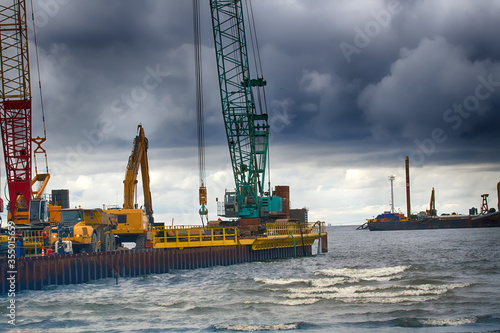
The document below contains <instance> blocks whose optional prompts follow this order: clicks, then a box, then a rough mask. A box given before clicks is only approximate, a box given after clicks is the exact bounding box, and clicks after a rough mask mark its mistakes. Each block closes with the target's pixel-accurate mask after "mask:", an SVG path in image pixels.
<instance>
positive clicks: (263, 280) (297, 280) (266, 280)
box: [254, 278, 311, 285]
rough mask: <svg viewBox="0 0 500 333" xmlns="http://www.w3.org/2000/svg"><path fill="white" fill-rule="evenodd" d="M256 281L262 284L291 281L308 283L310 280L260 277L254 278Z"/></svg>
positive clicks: (288, 282) (277, 283) (279, 283)
mask: <svg viewBox="0 0 500 333" xmlns="http://www.w3.org/2000/svg"><path fill="white" fill-rule="evenodd" d="M254 281H256V282H262V283H264V284H276V285H285V284H292V283H310V281H311V280H308V279H261V278H254Z"/></svg>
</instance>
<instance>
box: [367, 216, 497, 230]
mask: <svg viewBox="0 0 500 333" xmlns="http://www.w3.org/2000/svg"><path fill="white" fill-rule="evenodd" d="M493 227H500V214H499V212H496V213H494V214H488V215H483V216H475V217H473V216H457V217H453V216H446V217H431V218H425V219H422V220H405V221H377V220H371V221H368V229H370V231H388V230H426V229H456V228H457V229H458V228H493Z"/></svg>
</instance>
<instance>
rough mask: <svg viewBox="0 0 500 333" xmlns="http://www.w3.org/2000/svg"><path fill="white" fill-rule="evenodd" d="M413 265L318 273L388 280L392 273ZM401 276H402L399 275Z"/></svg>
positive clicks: (400, 271) (338, 269)
mask: <svg viewBox="0 0 500 333" xmlns="http://www.w3.org/2000/svg"><path fill="white" fill-rule="evenodd" d="M410 267H411V266H393V267H382V268H371V269H355V268H330V269H322V270H320V271H317V272H316V273H315V274H317V275H325V276H334V277H348V278H353V279H358V280H376V281H377V280H378V281H388V280H390V279H391V278H390V276H391V275H396V274H400V273H403V272H404V271H406V270H407V269H409V268H410ZM397 277H398V278H401V277H400V276H397Z"/></svg>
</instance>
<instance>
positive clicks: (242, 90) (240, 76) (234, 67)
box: [210, 0, 269, 218]
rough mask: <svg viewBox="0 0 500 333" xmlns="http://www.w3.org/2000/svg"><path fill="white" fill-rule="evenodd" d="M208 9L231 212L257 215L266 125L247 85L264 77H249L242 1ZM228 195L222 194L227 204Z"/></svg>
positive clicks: (260, 82) (255, 84)
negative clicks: (229, 166)
mask: <svg viewBox="0 0 500 333" xmlns="http://www.w3.org/2000/svg"><path fill="white" fill-rule="evenodd" d="M210 9H211V13H212V26H213V33H214V40H215V52H216V59H217V70H218V74H219V85H220V97H221V101H222V113H223V116H224V124H225V128H226V136H227V143H228V147H229V154H230V157H231V164H232V168H233V174H234V180H235V184H236V192H235V193H234V194H233V196H234V198H233V199H234V205H235V211H234V213H235V215H234V216H238V217H243V218H254V217H260V216H261V212H262V211H261V208H262V207H261V206H262V205H263V204H262V197H263V195H264V177H265V168H266V161H267V154H268V143H269V125H268V116H267V113H265V112H263V111H260V112H257V110H256V108H255V103H254V97H253V93H252V87H263V86H265V85H266V81H264V79H263V78H257V79H251V78H250V71H249V67H248V53H247V42H246V36H245V27H244V23H243V10H242V2H241V1H240V0H230V1H229V0H226V1H220V0H218V1H214V0H211V1H210ZM227 200H228V197H227V196H226V207H227ZM229 200H231V199H229ZM266 202H267V201H266ZM266 210H267V209H266ZM227 213H228V212H227V209H226V216H228V214H227Z"/></svg>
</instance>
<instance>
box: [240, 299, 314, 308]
mask: <svg viewBox="0 0 500 333" xmlns="http://www.w3.org/2000/svg"><path fill="white" fill-rule="evenodd" d="M318 301H320V299H319V298H301V299H287V300H284V301H245V302H243V303H244V304H274V305H288V306H297V305H310V304H314V303H316V302H318Z"/></svg>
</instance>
